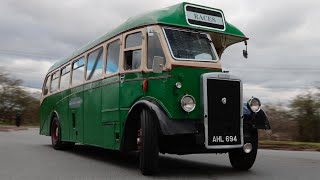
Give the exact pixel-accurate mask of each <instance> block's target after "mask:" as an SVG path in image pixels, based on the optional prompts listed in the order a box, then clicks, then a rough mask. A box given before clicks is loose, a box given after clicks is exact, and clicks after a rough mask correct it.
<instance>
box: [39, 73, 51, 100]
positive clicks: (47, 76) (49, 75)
mask: <svg viewBox="0 0 320 180" xmlns="http://www.w3.org/2000/svg"><path fill="white" fill-rule="evenodd" d="M48 81H49V84H48V91H47V93H46V94H44V93H43V92H44V88H45V87H46V85H47V83H48ZM50 86H51V74H47V75H46V77H45V79H44V81H43V85H42V93H41V95H42V97H45V96H48V95H49V94H50Z"/></svg>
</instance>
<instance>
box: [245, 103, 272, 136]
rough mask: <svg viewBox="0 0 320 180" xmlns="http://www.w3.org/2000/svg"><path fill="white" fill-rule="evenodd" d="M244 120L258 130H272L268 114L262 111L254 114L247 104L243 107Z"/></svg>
mask: <svg viewBox="0 0 320 180" xmlns="http://www.w3.org/2000/svg"><path fill="white" fill-rule="evenodd" d="M243 119H244V122H245V123H248V124H251V125H252V126H253V127H255V128H257V129H264V130H269V129H271V126H270V122H269V119H268V116H267V114H266V113H265V112H264V111H263V110H262V109H260V111H258V112H257V113H254V112H252V111H251V110H250V109H249V108H248V107H247V104H246V103H245V104H244V105H243Z"/></svg>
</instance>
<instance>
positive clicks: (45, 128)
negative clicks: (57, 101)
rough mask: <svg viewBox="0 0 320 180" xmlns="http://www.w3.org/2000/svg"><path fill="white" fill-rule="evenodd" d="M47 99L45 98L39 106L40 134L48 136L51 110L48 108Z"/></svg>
mask: <svg viewBox="0 0 320 180" xmlns="http://www.w3.org/2000/svg"><path fill="white" fill-rule="evenodd" d="M48 99H49V97H47V98H45V99H44V100H43V101H42V103H41V106H40V134H41V135H46V136H49V135H50V131H49V128H50V114H51V109H50V108H49V100H48Z"/></svg>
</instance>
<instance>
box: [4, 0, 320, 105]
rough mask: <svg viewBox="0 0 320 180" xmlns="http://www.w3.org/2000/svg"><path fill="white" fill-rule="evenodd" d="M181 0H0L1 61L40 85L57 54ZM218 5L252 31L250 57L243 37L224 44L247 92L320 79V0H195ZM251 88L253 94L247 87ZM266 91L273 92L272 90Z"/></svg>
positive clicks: (227, 62) (228, 65)
mask: <svg viewBox="0 0 320 180" xmlns="http://www.w3.org/2000/svg"><path fill="white" fill-rule="evenodd" d="M179 2H182V0H163V1H147V0H141V1H129V0H126V1H125V0H117V1H105V0H95V1H89V0H69V1H62V0H46V1H38V0H28V1H21V0H2V1H1V2H0V12H1V16H0V23H1V28H0V39H1V41H0V66H1V67H5V68H6V69H7V70H8V71H9V72H10V73H11V74H12V75H14V76H15V77H17V78H21V79H23V80H24V86H28V87H32V88H41V86H42V81H43V78H44V76H45V73H46V72H47V70H48V68H49V67H50V65H51V64H52V63H53V62H54V61H57V59H60V58H63V57H66V56H68V55H70V54H71V53H72V52H73V51H74V50H76V49H78V48H79V47H81V46H82V45H84V44H86V43H88V42H89V41H92V40H93V39H95V38H96V37H98V36H100V35H101V34H104V33H105V32H108V31H110V30H111V29H113V28H115V27H116V26H118V25H120V24H121V23H123V22H124V21H125V20H126V19H128V18H129V17H131V16H134V15H137V14H141V13H144V12H146V11H151V10H153V9H159V8H163V7H167V6H170V5H173V4H176V3H179ZM189 2H192V3H196V4H202V5H206V6H211V7H216V8H220V9H222V10H223V11H224V14H225V16H226V19H227V21H228V22H230V23H231V24H233V25H235V26H236V27H238V28H239V29H241V30H242V31H243V32H244V33H245V34H246V35H247V36H248V37H249V38H250V40H249V42H248V43H249V44H248V48H249V49H248V50H249V58H248V59H246V60H243V57H242V50H243V49H244V45H243V43H241V44H237V45H233V46H231V47H229V48H228V49H226V51H225V53H224V54H223V57H222V63H223V67H224V69H225V70H229V71H230V73H232V74H234V75H236V76H238V77H240V78H241V79H242V80H243V82H244V83H245V84H246V85H248V87H251V89H250V88H249V89H248V91H249V92H248V93H247V94H250V93H251V94H252V95H256V96H259V95H260V96H261V97H265V99H269V100H270V99H271V98H273V99H277V94H279V93H280V94H286V96H282V97H281V98H280V100H281V101H282V100H283V101H287V100H288V99H290V98H291V97H293V96H294V95H295V94H297V93H298V92H303V91H305V90H306V89H308V88H312V87H314V86H316V85H319V83H320V82H319V80H318V75H319V74H320V70H319V69H318V67H320V61H319V59H320V55H319V53H318V51H319V42H320V33H318V30H319V29H320V24H319V23H316V22H318V17H320V11H319V10H318V9H319V7H320V6H319V5H320V2H319V1H313V0H305V1H289V0H284V1H276V0H269V1H266V0H264V1H250V0H226V1H217V0H213V1H208V0H190V1H189ZM248 96H250V95H248ZM267 97H268V98H267Z"/></svg>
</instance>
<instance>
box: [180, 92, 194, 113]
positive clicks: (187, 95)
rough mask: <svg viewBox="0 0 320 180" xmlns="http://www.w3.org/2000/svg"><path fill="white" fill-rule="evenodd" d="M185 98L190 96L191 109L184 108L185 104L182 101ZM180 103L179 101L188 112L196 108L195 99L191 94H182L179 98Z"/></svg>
mask: <svg viewBox="0 0 320 180" xmlns="http://www.w3.org/2000/svg"><path fill="white" fill-rule="evenodd" d="M186 98H191V99H192V102H193V107H192V108H191V109H186V108H185V104H186V103H185V102H184V101H185V99H186ZM180 103H181V108H182V109H183V110H184V111H186V112H188V113H190V112H192V111H193V110H194V109H195V108H196V100H195V99H194V97H193V96H192V95H189V94H186V95H184V96H183V97H182V98H181V101H180Z"/></svg>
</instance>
